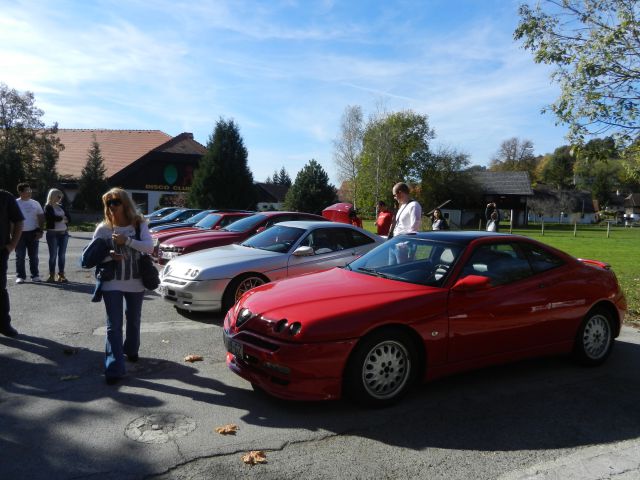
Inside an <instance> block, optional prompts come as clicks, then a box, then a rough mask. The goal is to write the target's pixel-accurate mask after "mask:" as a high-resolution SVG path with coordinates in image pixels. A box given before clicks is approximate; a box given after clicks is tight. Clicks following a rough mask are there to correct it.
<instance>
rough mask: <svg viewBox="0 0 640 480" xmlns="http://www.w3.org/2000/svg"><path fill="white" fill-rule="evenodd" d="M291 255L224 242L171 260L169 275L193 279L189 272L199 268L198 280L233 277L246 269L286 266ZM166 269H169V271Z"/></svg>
mask: <svg viewBox="0 0 640 480" xmlns="http://www.w3.org/2000/svg"><path fill="white" fill-rule="evenodd" d="M286 259H287V255H286V254H283V253H276V252H269V251H266V250H260V249H258V248H250V247H243V246H242V245H224V246H222V247H215V248H209V249H207V250H201V251H199V252H193V253H188V254H186V255H182V256H180V257H177V258H175V259H173V260H171V262H169V265H171V268H170V269H169V272H170V273H169V274H170V275H171V276H174V277H178V278H185V279H190V278H191V277H189V276H188V275H186V272H187V271H190V272H193V271H194V270H199V271H200V273H199V274H198V276H197V280H211V279H214V278H231V277H234V276H235V275H237V274H238V273H242V272H246V271H259V272H262V271H265V270H268V269H272V268H277V267H278V266H281V267H286V265H287V260H286ZM165 271H166V270H165Z"/></svg>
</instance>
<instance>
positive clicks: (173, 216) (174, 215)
mask: <svg viewBox="0 0 640 480" xmlns="http://www.w3.org/2000/svg"><path fill="white" fill-rule="evenodd" d="M184 212H185V211H184V210H176V211H175V212H171V213H170V214H169V215H166V216H164V217H162V220H175V219H176V218H178V217H179V216H180V215H182V214H184Z"/></svg>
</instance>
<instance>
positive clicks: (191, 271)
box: [184, 268, 200, 278]
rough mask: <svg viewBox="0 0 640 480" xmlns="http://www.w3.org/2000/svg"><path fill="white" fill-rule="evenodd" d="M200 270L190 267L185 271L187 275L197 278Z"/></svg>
mask: <svg viewBox="0 0 640 480" xmlns="http://www.w3.org/2000/svg"><path fill="white" fill-rule="evenodd" d="M199 273H200V270H199V269H198V268H188V269H187V271H186V272H184V275H185V277H189V278H196V277H197V276H198V274H199Z"/></svg>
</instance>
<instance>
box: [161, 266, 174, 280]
mask: <svg viewBox="0 0 640 480" xmlns="http://www.w3.org/2000/svg"><path fill="white" fill-rule="evenodd" d="M171 268H173V265H171V263H167V266H166V267H164V270H162V276H163V277H166V276H167V275H169V272H170V271H171Z"/></svg>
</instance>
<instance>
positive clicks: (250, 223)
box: [225, 213, 266, 232]
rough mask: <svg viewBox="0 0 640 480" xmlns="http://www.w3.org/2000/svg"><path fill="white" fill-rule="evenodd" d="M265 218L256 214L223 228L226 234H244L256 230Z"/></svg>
mask: <svg viewBox="0 0 640 480" xmlns="http://www.w3.org/2000/svg"><path fill="white" fill-rule="evenodd" d="M265 218H266V217H265V216H264V215H260V214H259V213H257V214H255V215H251V216H250V217H245V218H243V219H241V220H238V221H237V222H233V223H230V224H229V226H228V227H225V230H226V231H228V232H246V231H249V230H251V229H253V228H256V227H257V226H258V224H260V223H261V222H264V221H265Z"/></svg>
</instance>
